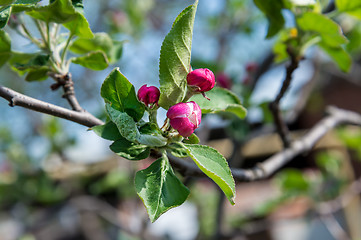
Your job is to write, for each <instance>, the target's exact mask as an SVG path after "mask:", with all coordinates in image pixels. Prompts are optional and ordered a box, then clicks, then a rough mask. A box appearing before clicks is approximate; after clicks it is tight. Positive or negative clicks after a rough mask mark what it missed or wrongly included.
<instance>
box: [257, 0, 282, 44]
mask: <svg viewBox="0 0 361 240" xmlns="http://www.w3.org/2000/svg"><path fill="white" fill-rule="evenodd" d="M254 3H255V5H256V6H257V7H258V8H259V9H260V10H261V11H262V12H263V13H264V14H265V15H266V17H267V19H268V22H269V26H268V32H267V36H266V38H271V37H273V36H274V35H276V34H277V33H278V32H279V31H280V30H281V29H282V28H283V26H284V24H285V19H284V18H283V15H282V12H281V10H282V8H284V4H283V1H282V0H254Z"/></svg>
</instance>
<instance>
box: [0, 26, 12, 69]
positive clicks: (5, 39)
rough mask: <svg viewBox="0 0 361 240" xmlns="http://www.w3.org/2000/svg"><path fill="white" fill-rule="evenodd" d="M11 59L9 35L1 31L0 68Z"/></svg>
mask: <svg viewBox="0 0 361 240" xmlns="http://www.w3.org/2000/svg"><path fill="white" fill-rule="evenodd" d="M10 57H11V40H10V37H9V35H8V34H7V33H6V32H5V31H3V30H0V67H1V66H2V65H4V64H5V63H6V62H7V61H8V60H9V59H10Z"/></svg>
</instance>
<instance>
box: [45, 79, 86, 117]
mask: <svg viewBox="0 0 361 240" xmlns="http://www.w3.org/2000/svg"><path fill="white" fill-rule="evenodd" d="M49 75H50V77H52V78H53V79H54V80H55V81H56V83H55V84H53V85H51V89H52V90H56V89H58V88H59V87H63V90H64V94H63V98H65V99H66V100H67V101H68V103H69V105H70V106H71V108H72V109H73V110H74V111H77V112H83V111H84V109H83V108H82V107H81V106H80V104H79V102H78V99H77V98H76V97H75V91H74V82H73V80H72V77H71V74H70V73H67V74H64V75H63V74H58V73H50V74H49Z"/></svg>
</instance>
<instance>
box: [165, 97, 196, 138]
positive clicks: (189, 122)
mask: <svg viewBox="0 0 361 240" xmlns="http://www.w3.org/2000/svg"><path fill="white" fill-rule="evenodd" d="M167 117H168V118H169V119H170V125H171V126H172V127H173V128H174V129H176V130H177V131H178V132H179V134H180V135H182V136H183V137H189V136H190V135H192V133H193V132H194V130H196V128H198V126H199V124H200V123H201V120H202V112H201V108H200V107H199V106H198V104H197V103H195V102H193V101H191V102H187V103H177V104H176V105H174V106H172V107H170V108H169V109H168V112H167Z"/></svg>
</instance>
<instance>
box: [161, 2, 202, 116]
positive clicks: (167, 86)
mask: <svg viewBox="0 0 361 240" xmlns="http://www.w3.org/2000/svg"><path fill="white" fill-rule="evenodd" d="M197 5H198V0H197V1H196V2H195V3H194V4H193V5H191V6H189V7H187V8H186V9H184V10H183V11H182V12H181V13H180V14H179V15H178V17H177V18H176V19H175V21H174V23H173V26H172V29H171V30H170V32H169V33H168V35H167V36H166V37H165V38H164V41H163V44H162V47H161V50H160V59H159V82H160V92H161V95H160V99H159V105H160V106H161V107H163V108H165V109H168V108H169V107H170V106H172V105H174V104H176V103H178V102H180V101H182V100H183V98H184V95H185V93H186V87H187V82H186V77H187V74H188V72H189V71H190V61H191V48H192V36H193V24H194V18H195V14H196V10H197Z"/></svg>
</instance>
